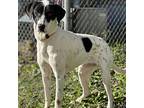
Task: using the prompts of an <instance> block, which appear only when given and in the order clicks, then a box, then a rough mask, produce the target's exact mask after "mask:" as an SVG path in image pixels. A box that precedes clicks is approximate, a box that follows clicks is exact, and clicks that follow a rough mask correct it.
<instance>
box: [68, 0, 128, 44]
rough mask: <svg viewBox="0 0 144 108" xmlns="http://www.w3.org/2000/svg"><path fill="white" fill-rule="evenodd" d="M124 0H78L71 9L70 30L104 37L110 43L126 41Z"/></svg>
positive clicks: (123, 42)
mask: <svg viewBox="0 0 144 108" xmlns="http://www.w3.org/2000/svg"><path fill="white" fill-rule="evenodd" d="M125 19H126V0H80V3H79V8H76V9H73V10H72V16H71V22H72V24H71V27H70V28H71V30H72V31H73V32H80V33H88V34H94V35H98V36H100V37H102V38H104V39H105V40H106V41H107V42H108V43H109V44H110V45H115V44H125V43H126V22H125Z"/></svg>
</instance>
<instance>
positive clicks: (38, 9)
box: [35, 5, 44, 16]
mask: <svg viewBox="0 0 144 108" xmlns="http://www.w3.org/2000/svg"><path fill="white" fill-rule="evenodd" d="M43 9H44V8H43V6H41V5H40V6H38V7H37V8H36V9H35V14H36V15H38V16H39V15H41V14H42V13H43Z"/></svg>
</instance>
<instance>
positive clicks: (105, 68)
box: [100, 60, 113, 108]
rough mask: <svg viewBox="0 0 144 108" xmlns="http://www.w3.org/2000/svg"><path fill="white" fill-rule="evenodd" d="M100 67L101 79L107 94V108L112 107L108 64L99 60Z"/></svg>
mask: <svg viewBox="0 0 144 108" xmlns="http://www.w3.org/2000/svg"><path fill="white" fill-rule="evenodd" d="M100 65H101V66H100V67H101V70H102V80H103V85H104V88H105V90H106V93H107V96H108V104H107V108H113V96H112V89H111V76H110V66H109V65H108V64H107V63H106V62H105V61H103V60H101V61H100Z"/></svg>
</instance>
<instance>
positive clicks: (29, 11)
mask: <svg viewBox="0 0 144 108" xmlns="http://www.w3.org/2000/svg"><path fill="white" fill-rule="evenodd" d="M39 3H40V2H32V3H30V4H28V5H27V6H26V7H25V13H26V14H27V15H28V16H29V17H30V18H32V16H33V11H34V8H35V7H36V5H38V4H39Z"/></svg>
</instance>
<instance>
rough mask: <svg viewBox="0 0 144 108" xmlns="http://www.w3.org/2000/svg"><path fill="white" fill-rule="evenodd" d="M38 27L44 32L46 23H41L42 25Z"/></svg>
mask: <svg viewBox="0 0 144 108" xmlns="http://www.w3.org/2000/svg"><path fill="white" fill-rule="evenodd" d="M38 28H39V31H40V32H44V29H45V25H44V24H40V25H39V26H38Z"/></svg>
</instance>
